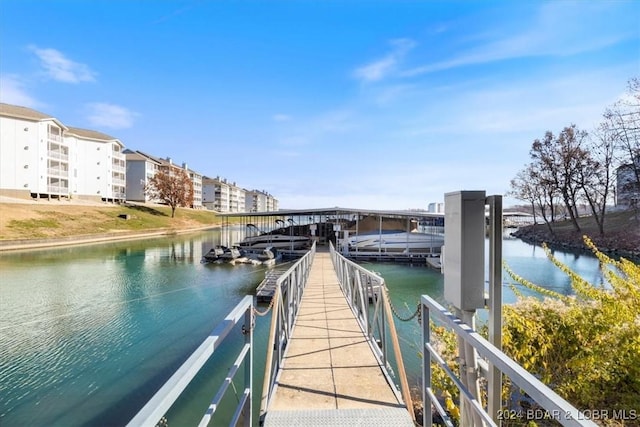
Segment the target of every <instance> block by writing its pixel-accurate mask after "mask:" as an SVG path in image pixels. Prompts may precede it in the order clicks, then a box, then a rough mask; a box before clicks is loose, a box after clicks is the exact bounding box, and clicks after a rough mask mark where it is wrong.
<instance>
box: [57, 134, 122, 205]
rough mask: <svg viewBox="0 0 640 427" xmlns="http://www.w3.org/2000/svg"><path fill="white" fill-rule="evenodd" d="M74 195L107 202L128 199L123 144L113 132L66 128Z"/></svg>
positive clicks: (65, 135) (72, 193) (65, 136)
mask: <svg viewBox="0 0 640 427" xmlns="http://www.w3.org/2000/svg"><path fill="white" fill-rule="evenodd" d="M64 140H65V142H66V143H67V145H68V146H69V153H70V164H71V165H72V167H71V169H70V170H69V172H70V173H71V181H70V183H71V187H70V193H71V195H72V197H78V198H90V199H96V200H102V201H106V202H123V201H125V199H126V158H125V154H124V152H123V151H124V145H123V144H122V142H120V140H118V139H117V138H114V137H113V136H109V135H106V134H104V133H101V132H97V131H94V130H88V129H80V128H75V127H69V128H67V131H66V132H65V134H64Z"/></svg>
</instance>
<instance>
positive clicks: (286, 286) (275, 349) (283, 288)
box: [260, 242, 316, 418]
mask: <svg viewBox="0 0 640 427" xmlns="http://www.w3.org/2000/svg"><path fill="white" fill-rule="evenodd" d="M315 254H316V244H315V242H314V243H313V245H312V246H311V250H309V252H307V253H306V254H305V255H304V256H303V257H302V258H300V259H299V260H298V261H297V262H296V263H295V264H294V265H292V266H291V268H289V269H288V270H287V271H286V272H285V273H284V274H282V275H281V276H280V277H278V280H277V281H276V289H275V293H274V295H273V298H272V299H271V303H270V304H269V310H271V313H272V314H271V326H270V328H269V341H268V343H267V358H266V361H265V372H264V383H263V389H262V398H261V402H260V418H263V417H264V416H265V415H266V412H267V408H268V406H269V402H270V400H271V397H272V395H273V391H274V388H275V384H276V379H277V377H278V374H279V373H280V368H281V367H282V359H283V357H284V353H285V350H286V347H287V344H288V343H289V340H290V339H291V332H292V329H293V324H294V322H295V319H296V316H297V315H298V310H299V308H300V301H301V299H302V292H303V291H304V288H305V285H306V284H307V278H308V277H309V271H310V269H311V264H312V263H313V258H314V256H315ZM265 314H266V313H265Z"/></svg>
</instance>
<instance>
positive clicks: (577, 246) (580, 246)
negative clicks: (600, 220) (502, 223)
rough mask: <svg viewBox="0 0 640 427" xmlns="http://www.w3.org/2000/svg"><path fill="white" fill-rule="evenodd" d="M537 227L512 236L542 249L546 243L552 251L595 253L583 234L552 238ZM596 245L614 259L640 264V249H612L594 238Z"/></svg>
mask: <svg viewBox="0 0 640 427" xmlns="http://www.w3.org/2000/svg"><path fill="white" fill-rule="evenodd" d="M535 227H536V226H527V227H522V228H519V229H517V230H516V231H515V232H513V233H511V235H512V236H513V237H515V238H517V239H520V240H522V241H523V242H525V243H529V244H532V245H536V246H540V247H542V244H543V243H546V244H547V246H548V247H549V248H550V249H552V250H553V249H557V250H563V251H573V252H578V253H582V254H591V255H593V252H592V251H591V250H590V249H589V248H588V247H587V246H586V245H585V244H584V242H583V240H582V234H580V235H579V236H575V235H557V236H550V235H549V234H548V233H546V232H540V230H537V229H536V228H535ZM590 237H591V236H590ZM592 240H593V242H594V244H595V245H596V247H597V248H598V250H599V251H600V252H602V253H603V254H605V255H607V256H609V257H613V258H620V257H621V258H625V259H627V260H629V261H631V262H634V263H640V247H637V248H635V249H627V248H611V247H608V245H607V244H605V242H603V241H602V240H601V239H599V238H598V237H596V238H592Z"/></svg>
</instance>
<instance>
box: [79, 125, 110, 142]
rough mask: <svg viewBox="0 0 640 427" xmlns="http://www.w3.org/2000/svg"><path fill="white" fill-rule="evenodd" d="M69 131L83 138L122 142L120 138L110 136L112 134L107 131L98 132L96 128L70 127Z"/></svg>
mask: <svg viewBox="0 0 640 427" xmlns="http://www.w3.org/2000/svg"><path fill="white" fill-rule="evenodd" d="M67 133H70V134H72V135H75V136H79V137H81V138H87V139H95V140H97V141H117V142H120V140H119V139H118V138H116V137H113V136H110V135H107V134H106V133H102V132H98V131H96V130H89V129H81V128H74V127H69V128H68V130H67Z"/></svg>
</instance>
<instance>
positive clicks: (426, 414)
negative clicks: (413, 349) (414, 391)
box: [420, 304, 433, 427]
mask: <svg viewBox="0 0 640 427" xmlns="http://www.w3.org/2000/svg"><path fill="white" fill-rule="evenodd" d="M420 310H421V314H422V425H423V427H431V425H432V423H433V416H432V415H431V394H430V391H431V352H430V351H428V350H427V345H429V344H430V343H431V330H430V329H429V328H430V322H429V307H428V306H427V305H425V304H420Z"/></svg>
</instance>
